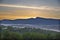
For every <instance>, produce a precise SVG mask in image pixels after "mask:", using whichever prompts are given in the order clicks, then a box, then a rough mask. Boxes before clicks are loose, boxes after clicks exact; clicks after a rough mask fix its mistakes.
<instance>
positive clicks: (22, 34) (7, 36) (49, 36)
mask: <svg viewBox="0 0 60 40" xmlns="http://www.w3.org/2000/svg"><path fill="white" fill-rule="evenodd" d="M58 39H60V33H58V32H53V31H47V30H41V29H36V28H16V27H10V26H9V27H5V26H0V40H58Z"/></svg>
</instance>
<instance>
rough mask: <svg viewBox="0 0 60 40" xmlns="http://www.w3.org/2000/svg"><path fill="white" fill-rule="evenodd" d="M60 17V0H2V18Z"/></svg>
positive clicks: (0, 14) (0, 7) (0, 15)
mask: <svg viewBox="0 0 60 40" xmlns="http://www.w3.org/2000/svg"><path fill="white" fill-rule="evenodd" d="M35 17H43V18H53V19H60V0H0V19H26V18H35Z"/></svg>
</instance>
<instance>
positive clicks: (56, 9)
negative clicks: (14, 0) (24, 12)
mask: <svg viewBox="0 0 60 40" xmlns="http://www.w3.org/2000/svg"><path fill="white" fill-rule="evenodd" d="M0 6H3V7H13V8H27V9H38V10H53V11H60V8H58V7H57V8H55V7H49V6H40V7H32V6H22V5H11V4H0Z"/></svg>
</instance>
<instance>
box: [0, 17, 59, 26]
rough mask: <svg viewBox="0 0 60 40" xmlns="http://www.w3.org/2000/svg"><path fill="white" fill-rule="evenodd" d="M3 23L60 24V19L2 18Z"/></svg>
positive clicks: (0, 21)
mask: <svg viewBox="0 0 60 40" xmlns="http://www.w3.org/2000/svg"><path fill="white" fill-rule="evenodd" d="M0 23H1V24H40V25H60V19H48V18H41V17H36V18H29V19H15V20H8V19H5V20H0Z"/></svg>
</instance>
